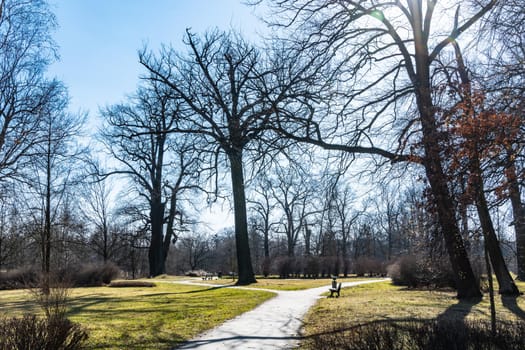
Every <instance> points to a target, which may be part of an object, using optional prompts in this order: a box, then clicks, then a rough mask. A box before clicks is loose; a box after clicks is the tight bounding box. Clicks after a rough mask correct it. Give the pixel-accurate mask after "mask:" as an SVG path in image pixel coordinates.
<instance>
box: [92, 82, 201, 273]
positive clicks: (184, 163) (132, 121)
mask: <svg viewBox="0 0 525 350" xmlns="http://www.w3.org/2000/svg"><path fill="white" fill-rule="evenodd" d="M179 113H180V111H179V106H178V105H177V104H176V103H174V101H173V100H172V99H171V98H170V95H169V94H168V93H167V92H166V90H165V89H163V87H162V86H159V84H157V83H155V82H154V81H149V82H147V84H146V85H145V86H143V87H141V88H140V89H139V91H138V93H137V94H136V95H135V96H134V97H131V98H130V103H129V104H120V105H115V106H110V107H107V108H106V109H104V110H103V111H102V115H103V117H104V118H105V120H106V125H105V127H104V129H102V130H101V132H100V134H101V139H102V141H103V143H104V144H105V147H106V149H107V150H108V151H109V153H110V155H111V156H112V157H113V158H115V159H116V160H117V161H118V163H119V165H120V166H119V167H116V168H115V169H110V170H108V171H107V172H106V173H104V174H102V173H101V174H100V175H102V176H103V177H105V176H109V175H118V174H120V175H125V176H127V177H129V178H130V179H131V180H132V181H133V183H134V184H135V187H134V192H135V193H137V194H138V196H139V197H140V198H141V199H142V200H143V201H145V203H146V208H142V209H139V208H138V206H135V208H137V212H147V214H146V215H143V216H142V217H143V218H144V219H145V220H146V227H147V228H148V229H149V230H150V232H151V239H150V245H149V268H150V276H158V275H160V274H163V273H165V264H166V258H167V254H168V251H169V247H170V245H171V244H172V243H174V242H175V241H176V240H177V235H176V234H175V226H176V225H177V222H178V221H177V220H176V218H177V217H180V216H181V215H182V212H181V210H180V208H179V207H178V206H179V205H180V203H179V202H178V200H179V199H180V198H179V197H180V196H182V194H183V192H184V191H186V190H188V189H192V188H196V187H197V184H196V183H195V182H196V181H198V176H194V175H198V174H197V172H196V168H195V166H196V163H197V162H198V161H199V158H198V157H197V156H196V155H195V148H194V145H193V140H191V139H190V137H189V136H186V135H174V134H170V131H171V130H172V128H173V127H174V126H175V123H176V120H177V118H178V114H179ZM190 176H194V177H193V178H190Z"/></svg>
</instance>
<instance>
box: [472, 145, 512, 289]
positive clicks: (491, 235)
mask: <svg viewBox="0 0 525 350" xmlns="http://www.w3.org/2000/svg"><path fill="white" fill-rule="evenodd" d="M473 156H474V159H473V160H472V161H471V176H473V177H474V181H473V186H475V188H474V190H475V196H476V209H477V210H478V216H479V221H480V223H481V229H482V230H483V236H484V238H485V242H486V243H485V247H486V249H487V251H488V253H489V256H490V262H491V263H492V268H493V270H494V274H495V275H496V279H497V280H498V284H499V293H500V294H504V295H514V296H515V295H519V294H520V292H519V290H518V287H516V284H515V283H514V281H513V280H512V277H511V276H510V273H509V270H508V269H507V264H506V263H505V259H503V254H502V253H501V248H500V246H499V242H498V238H497V236H496V231H495V230H494V225H493V223H492V219H491V218H490V212H489V208H488V205H487V199H486V198H485V192H484V185H483V178H482V173H481V169H480V164H479V158H478V155H477V154H474V155H473Z"/></svg>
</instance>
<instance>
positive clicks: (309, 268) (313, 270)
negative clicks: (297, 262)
mask: <svg viewBox="0 0 525 350" xmlns="http://www.w3.org/2000/svg"><path fill="white" fill-rule="evenodd" d="M319 265H320V263H319V258H318V257H316V256H308V257H307V258H306V261H305V266H304V276H305V277H307V278H317V277H319V271H320V266H319Z"/></svg>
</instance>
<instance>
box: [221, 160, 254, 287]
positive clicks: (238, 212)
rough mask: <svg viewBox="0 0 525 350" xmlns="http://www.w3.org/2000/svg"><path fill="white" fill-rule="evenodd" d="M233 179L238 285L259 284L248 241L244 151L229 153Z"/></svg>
mask: <svg viewBox="0 0 525 350" xmlns="http://www.w3.org/2000/svg"><path fill="white" fill-rule="evenodd" d="M228 157H229V159H230V171H231V178H232V191H233V207H234V216H235V244H236V247H237V267H238V269H239V271H238V273H239V279H238V280H237V284H238V285H246V284H250V283H255V282H257V281H256V280H255V276H254V273H253V267H252V261H251V255H250V245H249V241H248V220H247V214H246V195H245V189H244V173H243V168H242V151H240V150H232V151H230V152H229V153H228Z"/></svg>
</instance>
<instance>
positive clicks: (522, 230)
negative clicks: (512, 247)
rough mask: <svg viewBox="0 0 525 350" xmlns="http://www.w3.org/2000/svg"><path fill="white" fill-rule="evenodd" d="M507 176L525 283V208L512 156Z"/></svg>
mask: <svg viewBox="0 0 525 350" xmlns="http://www.w3.org/2000/svg"><path fill="white" fill-rule="evenodd" d="M505 175H506V178H507V182H508V183H509V197H510V203H511V205H512V215H513V218H514V231H515V233H516V260H517V265H518V279H519V280H520V281H525V208H524V206H523V203H522V201H521V191H520V186H519V183H518V177H517V175H516V166H515V164H514V161H513V160H512V159H511V156H510V155H509V156H508V166H507V171H505Z"/></svg>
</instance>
